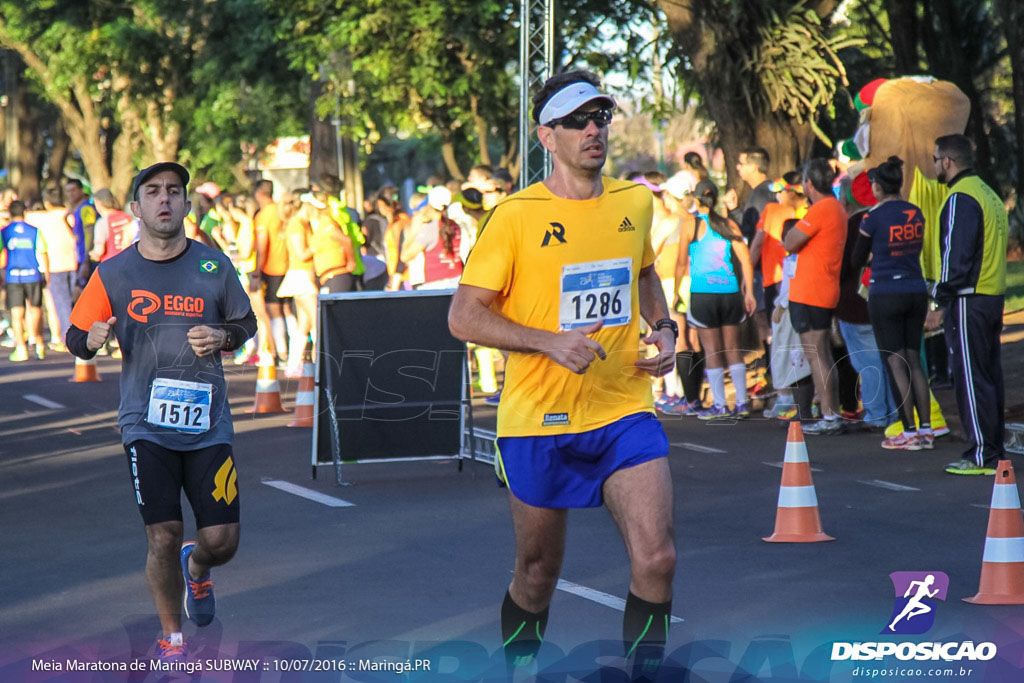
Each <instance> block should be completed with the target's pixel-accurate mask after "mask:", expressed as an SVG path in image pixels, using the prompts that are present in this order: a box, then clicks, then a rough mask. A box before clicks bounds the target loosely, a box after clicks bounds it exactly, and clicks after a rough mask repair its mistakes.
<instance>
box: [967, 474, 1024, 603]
mask: <svg viewBox="0 0 1024 683" xmlns="http://www.w3.org/2000/svg"><path fill="white" fill-rule="evenodd" d="M964 602H973V603H974V604H976V605H1024V518H1022V517H1021V514H1020V494H1019V493H1017V478H1016V477H1014V476H1013V465H1012V464H1011V463H1010V461H1009V460H1000V461H999V465H998V466H997V467H996V483H995V486H993V488H992V505H991V507H990V508H989V513H988V532H987V533H986V534H985V554H984V556H983V557H982V560H981V583H980V585H979V586H978V594H977V595H975V596H974V597H973V598H964Z"/></svg>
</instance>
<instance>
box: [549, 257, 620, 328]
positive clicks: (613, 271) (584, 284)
mask: <svg viewBox="0 0 1024 683" xmlns="http://www.w3.org/2000/svg"><path fill="white" fill-rule="evenodd" d="M632 284H633V259H631V258H628V257H627V258H620V259H610V260H607V261H591V262H590V263H573V264H570V265H567V266H563V267H562V281H561V285H562V287H561V290H562V291H561V297H560V302H559V309H558V323H559V326H560V328H561V329H562V330H571V329H573V328H576V327H583V326H585V325H590V324H591V323H595V322H597V321H598V320H603V321H604V326H605V327H614V326H616V325H628V324H629V321H630V319H631V317H632V314H633V306H632V300H631V292H632Z"/></svg>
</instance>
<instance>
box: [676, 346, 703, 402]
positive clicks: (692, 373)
mask: <svg viewBox="0 0 1024 683" xmlns="http://www.w3.org/2000/svg"><path fill="white" fill-rule="evenodd" d="M676 369H677V370H678V372H679V379H680V380H682V382H683V395H684V396H686V401H687V403H700V387H701V384H703V383H704V352H703V351H680V352H679V353H677V354H676Z"/></svg>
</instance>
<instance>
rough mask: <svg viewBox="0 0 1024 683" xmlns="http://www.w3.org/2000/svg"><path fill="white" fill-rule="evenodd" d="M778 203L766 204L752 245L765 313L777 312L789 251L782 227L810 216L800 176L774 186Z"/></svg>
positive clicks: (790, 176) (789, 175) (786, 177)
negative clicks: (783, 271) (785, 244)
mask: <svg viewBox="0 0 1024 683" xmlns="http://www.w3.org/2000/svg"><path fill="white" fill-rule="evenodd" d="M772 189H773V190H774V191H775V202H772V203H771V204H766V205H765V207H764V211H763V212H762V213H761V219H760V220H759V221H758V222H757V233H756V234H755V235H754V240H753V241H752V242H751V243H750V261H751V262H752V263H754V264H757V263H758V262H760V264H761V276H762V278H763V279H764V305H765V309H766V310H768V311H772V310H774V309H775V297H777V296H778V295H779V284H780V283H781V282H782V260H783V259H784V258H786V248H785V247H784V246H782V226H783V224H784V223H785V222H786V221H787V220H789V219H790V218H803V217H804V214H805V213H806V212H807V197H805V196H804V189H803V186H802V185H801V184H800V172H799V171H790V172H789V173H786V174H784V175H783V176H782V177H781V178H779V179H778V180H776V181H775V182H773V183H772Z"/></svg>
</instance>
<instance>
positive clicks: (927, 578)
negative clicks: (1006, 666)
mask: <svg viewBox="0 0 1024 683" xmlns="http://www.w3.org/2000/svg"><path fill="white" fill-rule="evenodd" d="M889 578H890V579H891V580H892V586H893V591H894V595H895V600H894V604H893V607H892V614H891V615H890V616H889V622H888V624H887V625H886V627H885V628H884V629H882V631H881V633H882V634H883V635H915V634H921V633H925V632H926V631H928V629H930V628H931V627H932V626H933V625H934V624H935V607H936V603H937V601H938V600H945V599H946V591H947V590H948V589H949V576H947V575H946V574H945V573H944V572H893V573H892V574H889ZM996 652H997V649H996V646H995V644H994V643H989V642H983V643H974V642H973V641H970V640H967V641H963V642H958V641H951V642H938V641H936V642H921V643H914V642H884V641H883V642H879V641H866V642H865V641H858V642H834V643H832V657H831V659H832V661H834V662H835V661H844V660H853V661H866V660H882V659H885V658H886V657H895V658H896V659H898V660H900V661H908V660H916V661H940V660H941V661H945V662H954V661H960V660H966V661H987V660H990V659H992V658H993V657H995V656H996Z"/></svg>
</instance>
